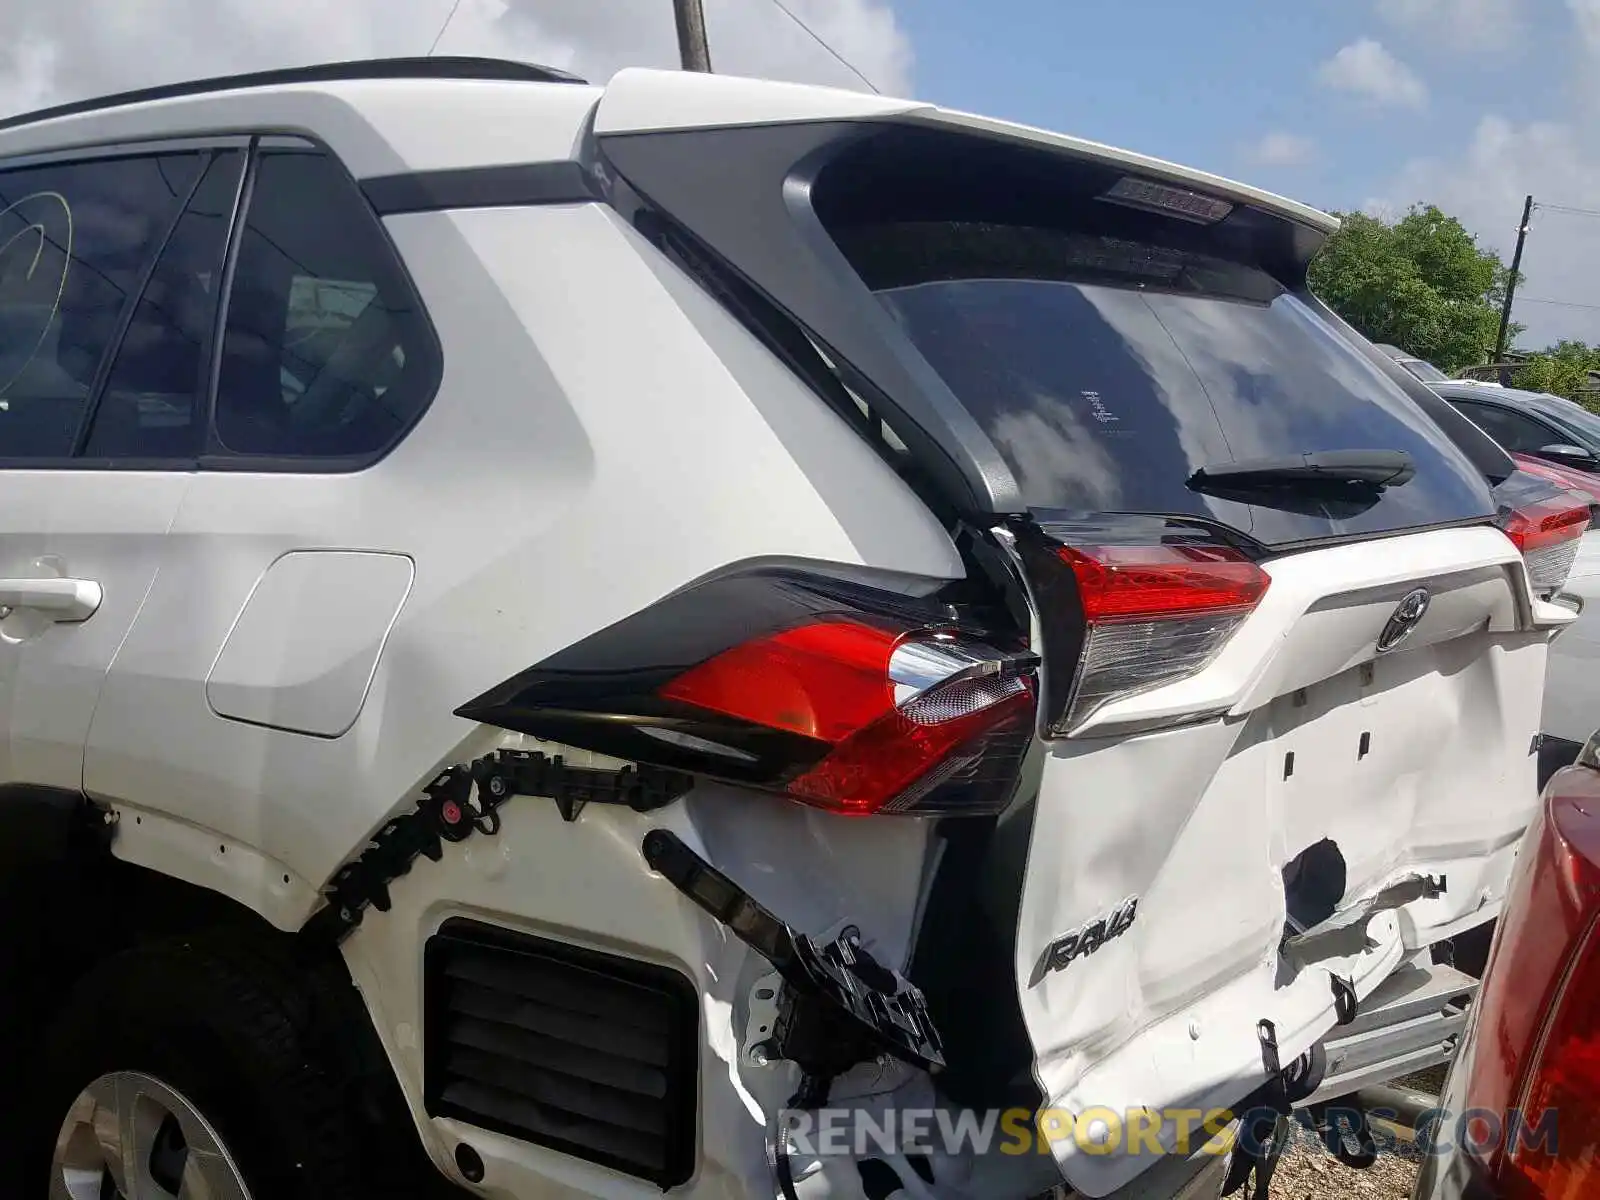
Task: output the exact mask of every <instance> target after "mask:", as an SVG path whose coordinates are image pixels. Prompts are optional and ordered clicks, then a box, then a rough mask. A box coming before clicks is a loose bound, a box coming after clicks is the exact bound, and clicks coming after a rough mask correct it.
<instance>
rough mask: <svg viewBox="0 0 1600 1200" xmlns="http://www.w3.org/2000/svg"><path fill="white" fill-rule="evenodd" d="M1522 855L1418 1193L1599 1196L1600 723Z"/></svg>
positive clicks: (1495, 1199) (1466, 1199) (1524, 1199)
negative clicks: (1596, 732) (1598, 728)
mask: <svg viewBox="0 0 1600 1200" xmlns="http://www.w3.org/2000/svg"><path fill="white" fill-rule="evenodd" d="M1518 859H1519V860H1518V863H1517V866H1516V869H1515V871H1514V873H1513V875H1512V879H1511V883H1510V886H1509V890H1508V892H1507V895H1506V901H1505V908H1504V911H1503V913H1502V916H1501V919H1500V927H1499V930H1498V931H1497V933H1496V935H1495V942H1494V948H1493V950H1492V951H1491V954H1490V958H1489V965H1488V969H1487V971H1486V973H1485V975H1484V980H1483V988H1482V991H1481V993H1480V995H1479V998H1478V1000H1477V1002H1476V1004H1475V1005H1474V1006H1473V1014H1472V1018H1471V1020H1470V1022H1469V1024H1468V1027H1467V1030H1466V1032H1465V1034H1464V1035H1463V1041H1462V1045H1461V1048H1460V1051H1459V1053H1458V1055H1457V1057H1456V1060H1455V1063H1454V1065H1453V1066H1452V1068H1451V1071H1450V1078H1449V1081H1448V1082H1447V1083H1446V1085H1445V1093H1444V1097H1443V1104H1442V1109H1441V1111H1440V1113H1438V1114H1436V1115H1435V1117H1436V1119H1434V1120H1432V1121H1430V1122H1426V1123H1425V1124H1427V1125H1429V1126H1430V1128H1429V1129H1428V1130H1426V1131H1419V1132H1422V1133H1423V1134H1424V1137H1423V1141H1424V1144H1426V1143H1427V1141H1428V1140H1429V1138H1428V1135H1429V1134H1431V1142H1432V1153H1431V1154H1429V1155H1428V1156H1427V1157H1426V1158H1425V1162H1424V1166H1423V1168H1422V1172H1421V1175H1420V1176H1419V1179H1418V1182H1417V1187H1416V1191H1415V1193H1414V1200H1480V1198H1482V1200H1490V1198H1492V1200H1533V1198H1535V1197H1537V1198H1541V1200H1587V1198H1589V1197H1596V1196H1600V734H1596V735H1595V736H1594V737H1593V738H1591V739H1590V740H1589V743H1588V744H1587V745H1586V746H1585V747H1584V748H1583V752H1582V753H1581V754H1580V755H1579V757H1578V761H1577V763H1576V764H1575V765H1573V766H1570V767H1567V768H1566V769H1565V770H1562V771H1560V772H1558V773H1557V774H1556V775H1555V776H1553V777H1552V778H1551V780H1550V782H1549V784H1548V785H1547V786H1546V788H1545V792H1544V805H1543V810H1542V813H1541V815H1540V817H1539V818H1538V819H1536V820H1535V822H1534V824H1533V825H1531V826H1530V827H1529V828H1528V831H1527V834H1526V836H1525V839H1524V841H1523V843H1522V849H1521V851H1520V853H1519V856H1518Z"/></svg>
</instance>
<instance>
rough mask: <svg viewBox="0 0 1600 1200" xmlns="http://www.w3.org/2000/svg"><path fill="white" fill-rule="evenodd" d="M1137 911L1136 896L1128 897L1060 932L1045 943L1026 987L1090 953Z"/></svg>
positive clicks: (1129, 921)
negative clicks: (1074, 926) (1052, 939)
mask: <svg viewBox="0 0 1600 1200" xmlns="http://www.w3.org/2000/svg"><path fill="white" fill-rule="evenodd" d="M1138 911H1139V898H1138V897H1137V896H1130V897H1128V899H1126V900H1124V901H1123V902H1122V903H1121V904H1119V905H1118V906H1117V907H1116V908H1115V909H1113V910H1112V911H1111V912H1109V913H1107V914H1106V915H1105V916H1103V917H1096V918H1095V919H1094V920H1092V921H1089V922H1086V923H1085V924H1084V925H1082V926H1080V927H1079V928H1077V929H1074V930H1073V931H1072V932H1071V933H1064V934H1062V935H1061V936H1060V937H1058V938H1057V939H1056V940H1055V941H1053V942H1051V943H1050V945H1049V946H1047V947H1045V952H1044V956H1043V957H1042V958H1040V960H1039V965H1038V967H1037V968H1035V970H1034V972H1033V979H1032V981H1031V982H1030V984H1029V986H1030V987H1031V986H1033V984H1036V983H1038V982H1039V981H1040V980H1041V979H1043V978H1044V977H1045V976H1046V975H1048V974H1049V973H1050V972H1051V971H1064V970H1066V969H1067V968H1068V967H1069V966H1071V965H1072V964H1073V963H1074V962H1076V961H1077V960H1078V959H1080V958H1083V957H1084V956H1086V955H1089V954H1093V953H1094V952H1095V951H1096V950H1098V949H1100V947H1101V946H1104V945H1105V944H1106V943H1107V942H1109V941H1110V940H1111V939H1112V938H1119V937H1121V936H1122V935H1123V934H1125V933H1127V932H1128V930H1129V928H1130V927H1131V926H1132V925H1133V918H1134V916H1135V914H1136V913H1138Z"/></svg>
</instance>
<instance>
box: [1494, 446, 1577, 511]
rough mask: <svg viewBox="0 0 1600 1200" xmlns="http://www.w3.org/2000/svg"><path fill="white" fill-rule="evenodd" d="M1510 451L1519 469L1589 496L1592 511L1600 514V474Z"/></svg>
mask: <svg viewBox="0 0 1600 1200" xmlns="http://www.w3.org/2000/svg"><path fill="white" fill-rule="evenodd" d="M1509 453H1510V454H1511V457H1512V458H1514V459H1516V462H1517V469H1518V470H1520V471H1526V472H1528V474H1530V475H1537V476H1539V477H1540V478H1541V479H1546V480H1549V481H1550V482H1551V483H1554V484H1556V485H1558V486H1560V487H1564V488H1568V489H1570V490H1572V491H1575V492H1578V493H1579V494H1581V495H1584V496H1587V497H1589V509H1590V511H1591V512H1596V515H1600V512H1597V510H1600V475H1592V474H1590V473H1589V472H1588V471H1579V470H1577V469H1575V468H1573V467H1563V466H1560V465H1558V464H1556V463H1553V462H1549V461H1547V460H1546V459H1542V458H1535V457H1534V456H1533V455H1531V454H1519V453H1517V452H1516V451H1510V452H1509Z"/></svg>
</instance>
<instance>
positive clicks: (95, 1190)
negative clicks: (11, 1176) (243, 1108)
mask: <svg viewBox="0 0 1600 1200" xmlns="http://www.w3.org/2000/svg"><path fill="white" fill-rule="evenodd" d="M168 1196H174V1197H179V1198H181V1200H188V1198H189V1197H201V1196H203V1197H206V1200H251V1193H250V1188H249V1185H248V1184H246V1183H245V1180H244V1174H243V1172H241V1171H240V1169H239V1165H238V1164H237V1163H236V1162H234V1161H233V1155H232V1154H230V1153H229V1151H228V1148H227V1147H226V1146H225V1145H223V1142H222V1138H221V1136H220V1135H219V1134H218V1133H217V1131H216V1129H215V1128H214V1127H213V1126H212V1124H211V1122H210V1121H208V1120H207V1119H206V1117H205V1114H204V1113H202V1112H201V1111H200V1110H199V1109H198V1108H196V1107H195V1105H194V1104H193V1103H192V1102H191V1101H190V1100H189V1099H188V1097H186V1096H184V1095H183V1094H182V1093H180V1092H178V1091H177V1090H175V1089H174V1088H171V1087H169V1086H168V1085H167V1084H165V1083H163V1082H161V1080H159V1079H156V1078H155V1077H154V1076H151V1075H146V1074H143V1073H142V1072H139V1071H113V1072H110V1073H108V1074H105V1075H101V1076H99V1077H98V1078H96V1079H95V1080H94V1081H93V1082H91V1083H90V1084H89V1086H88V1087H86V1088H84V1089H83V1091H81V1092H79V1093H78V1098H77V1099H76V1100H74V1101H73V1103H72V1107H71V1108H70V1109H69V1110H68V1112H67V1118H66V1120H65V1121H64V1122H63V1123H62V1126H61V1131H60V1132H59V1133H58V1134H57V1135H56V1145H55V1153H54V1155H53V1157H52V1160H51V1164H50V1192H49V1200H111V1198H113V1197H114V1198H115V1200H145V1198H146V1197H159V1198H163V1200H164V1198H165V1197H168Z"/></svg>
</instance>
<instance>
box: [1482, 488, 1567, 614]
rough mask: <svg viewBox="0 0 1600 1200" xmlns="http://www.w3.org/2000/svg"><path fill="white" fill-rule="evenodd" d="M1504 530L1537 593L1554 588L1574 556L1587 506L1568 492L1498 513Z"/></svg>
mask: <svg viewBox="0 0 1600 1200" xmlns="http://www.w3.org/2000/svg"><path fill="white" fill-rule="evenodd" d="M1500 527H1501V529H1503V530H1504V531H1505V534H1506V536H1507V537H1509V538H1510V539H1511V540H1512V541H1513V542H1514V543H1516V547H1517V549H1518V550H1520V551H1522V559H1523V561H1524V562H1525V563H1526V564H1527V566H1528V581H1529V583H1531V584H1532V586H1533V590H1534V591H1535V592H1538V593H1540V594H1542V595H1543V594H1549V593H1552V592H1558V591H1560V590H1561V588H1562V586H1563V585H1565V583H1566V582H1567V576H1568V575H1570V574H1571V573H1572V565H1573V563H1575V562H1576V561H1577V559H1578V544H1579V541H1580V540H1581V539H1582V537H1583V532H1584V530H1586V529H1587V528H1588V527H1589V506H1588V504H1587V503H1584V502H1581V501H1580V500H1579V498H1578V497H1577V496H1576V495H1575V494H1574V493H1570V492H1564V493H1562V494H1561V495H1559V496H1555V497H1552V498H1550V499H1548V500H1541V501H1538V502H1536V503H1533V504H1525V505H1520V506H1518V507H1517V508H1514V509H1509V510H1507V511H1506V512H1505V513H1503V514H1502V517H1501V522H1500Z"/></svg>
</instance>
